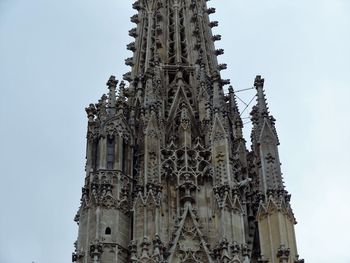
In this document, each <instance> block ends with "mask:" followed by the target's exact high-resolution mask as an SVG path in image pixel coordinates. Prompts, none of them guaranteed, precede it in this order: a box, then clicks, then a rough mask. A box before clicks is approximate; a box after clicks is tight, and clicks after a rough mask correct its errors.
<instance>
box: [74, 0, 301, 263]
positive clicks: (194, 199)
mask: <svg viewBox="0 0 350 263" xmlns="http://www.w3.org/2000/svg"><path fill="white" fill-rule="evenodd" d="M206 2H207V1H206V0H138V1H136V2H134V4H133V8H134V9H135V10H136V11H137V14H135V15H134V16H132V17H131V21H132V22H133V23H135V24H136V28H134V29H132V30H130V31H129V34H130V36H132V37H134V38H135V42H133V43H130V44H129V45H128V46H127V48H128V49H129V50H131V51H132V52H133V57H131V58H128V59H126V64H127V65H130V66H131V72H129V73H127V74H125V75H124V80H126V81H128V83H129V84H128V85H126V84H125V83H124V82H123V81H122V82H121V83H120V85H119V87H118V89H119V92H118V93H117V86H118V85H117V84H118V83H117V82H118V81H117V80H116V79H115V77H113V76H112V77H111V78H110V79H109V81H108V82H107V86H108V89H109V91H108V95H103V96H102V98H101V99H100V100H99V101H98V103H97V104H90V106H89V107H88V108H86V112H87V115H88V131H87V151H86V160H87V161H86V177H85V184H84V187H83V189H82V198H81V206H80V208H79V211H78V213H77V216H76V217H75V221H76V222H77V223H78V224H79V235H78V240H77V242H76V251H75V252H74V253H73V261H75V262H77V263H124V262H135V263H136V262H140V263H141V262H144V263H146V262H147V263H156V262H169V263H180V262H182V263H185V262H186V263H190V262H203V263H214V262H215V263H219V262H220V263H221V262H225V263H229V262H232V263H239V262H241V263H248V262H251V263H256V262H269V263H277V262H281V263H297V262H303V260H299V259H298V252H297V247H296V239H295V234H294V224H295V223H296V221H295V218H294V215H293V212H292V210H291V207H290V203H289V202H290V195H289V194H288V192H287V191H286V190H285V187H284V185H283V179H282V173H281V168H280V161H279V155H278V144H279V141H278V138H277V134H276V130H275V124H274V121H275V120H274V119H273V117H272V116H271V115H270V113H269V111H268V108H267V103H266V100H265V95H264V90H263V86H264V80H263V79H262V78H261V77H260V76H257V77H256V79H255V83H254V86H255V88H256V92H257V105H256V106H255V107H254V108H253V111H252V113H251V116H252V122H253V131H252V135H251V138H252V149H251V150H247V148H246V145H245V140H244V138H243V135H242V126H243V124H242V120H241V117H240V112H239V109H238V107H237V103H236V98H235V93H234V90H233V88H232V87H230V88H229V89H228V93H227V94H225V92H224V89H223V87H224V86H225V85H227V84H229V81H228V80H224V79H222V78H221V76H220V71H221V70H223V69H225V68H226V65H224V64H218V61H217V56H218V55H220V54H222V53H223V50H220V49H219V50H216V49H215V47H214V42H215V41H217V40H220V38H221V36H220V35H213V34H212V30H211V28H212V27H215V26H217V25H218V23H217V22H216V21H210V20H209V15H210V14H211V13H214V12H215V9H214V8H208V7H207V4H206Z"/></svg>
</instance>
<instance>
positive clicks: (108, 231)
mask: <svg viewBox="0 0 350 263" xmlns="http://www.w3.org/2000/svg"><path fill="white" fill-rule="evenodd" d="M105 234H106V235H110V234H112V230H111V228H110V227H107V228H106V231H105Z"/></svg>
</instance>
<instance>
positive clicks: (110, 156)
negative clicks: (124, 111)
mask: <svg viewBox="0 0 350 263" xmlns="http://www.w3.org/2000/svg"><path fill="white" fill-rule="evenodd" d="M114 148H115V140H114V138H113V137H112V138H108V139H107V169H113V166H114V158H115V152H114Z"/></svg>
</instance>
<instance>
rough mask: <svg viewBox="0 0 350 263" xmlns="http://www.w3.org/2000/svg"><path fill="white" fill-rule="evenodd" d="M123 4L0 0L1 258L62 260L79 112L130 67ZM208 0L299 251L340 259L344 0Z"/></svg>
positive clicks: (342, 262) (347, 205) (79, 144)
mask: <svg viewBox="0 0 350 263" xmlns="http://www.w3.org/2000/svg"><path fill="white" fill-rule="evenodd" d="M132 2H133V1H127V0H60V1H58V0H56V1H55V0H30V1H29V0H0V89H1V94H0V149H1V152H0V165H1V172H0V178H1V183H0V207H1V210H0V211H1V212H0V263H28V262H29V263H31V262H35V263H63V262H67V263H69V262H71V252H72V251H73V242H74V241H75V240H76V237H77V226H76V224H75V223H74V222H73V218H74V215H75V213H76V211H77V209H78V206H79V199H80V193H81V187H82V185H83V178H84V164H85V134H86V125H87V119H86V116H85V112H84V107H85V106H86V105H88V104H89V103H91V102H97V100H98V98H99V97H100V96H101V95H102V93H104V92H106V87H105V83H106V81H107V79H108V77H109V75H110V74H115V75H116V76H117V77H118V78H120V77H121V76H122V74H123V73H125V72H126V71H128V69H127V68H126V67H125V66H124V59H125V58H126V57H128V56H130V55H131V53H129V52H128V51H126V48H125V45H126V44H127V43H129V42H130V41H131V39H130V38H129V37H128V34H127V31H128V30H129V29H130V28H131V27H132V24H131V23H130V22H129V21H130V20H129V17H130V16H131V15H132V14H133V12H134V10H133V9H132V8H131V3H132ZM208 4H209V5H210V6H212V7H216V8H217V13H216V14H215V15H213V20H219V22H220V24H219V27H218V28H215V31H214V33H215V34H221V35H222V36H223V40H222V41H221V42H219V43H218V44H217V47H218V48H224V49H225V55H223V56H222V57H220V62H221V63H227V64H228V65H229V69H228V70H226V71H225V72H224V73H223V77H224V78H230V79H231V81H232V83H233V85H234V86H235V88H236V89H244V88H249V87H251V86H252V84H253V80H254V77H255V75H257V74H262V75H263V76H264V77H265V79H266V82H265V83H266V85H265V87H266V93H267V97H268V101H269V105H270V110H271V112H272V114H273V115H274V116H275V118H276V119H277V129H278V133H279V137H280V141H281V146H280V154H281V161H282V164H283V166H282V169H283V172H284V176H285V181H286V185H287V189H288V190H289V191H290V192H291V193H292V206H293V208H294V212H295V215H296V217H297V219H298V222H299V223H298V225H297V227H296V231H297V238H298V246H299V253H300V255H301V257H302V258H305V259H306V262H309V263H326V262H327V263H328V262H336V263H350V254H349V251H348V250H349V248H350V239H349V234H350V231H349V228H348V224H349V222H350V197H349V196H350V195H349V189H350V172H349V171H350V169H349V164H350V155H349V149H350V148H349V147H350V124H349V121H350V117H349V116H350V115H349V114H350V111H349V106H348V105H349V100H350V87H349V81H350V78H349V77H350V1H349V0H293V1H291V0H244V1H243V0H240V1H238V0H213V1H210V2H208ZM238 95H240V96H242V99H244V100H249V99H250V98H251V97H252V96H253V95H254V94H253V93H252V92H249V91H248V92H245V93H239V94H238ZM246 136H247V139H249V137H248V136H249V135H246ZM248 146H249V145H248Z"/></svg>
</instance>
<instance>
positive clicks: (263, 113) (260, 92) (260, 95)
mask: <svg viewBox="0 0 350 263" xmlns="http://www.w3.org/2000/svg"><path fill="white" fill-rule="evenodd" d="M264 82H265V80H264V79H263V78H261V76H260V75H258V76H256V78H255V81H254V87H255V88H256V90H257V101H258V105H257V107H258V111H259V115H260V117H262V118H265V117H267V116H268V114H269V112H268V107H267V102H266V98H265V92H264Z"/></svg>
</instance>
